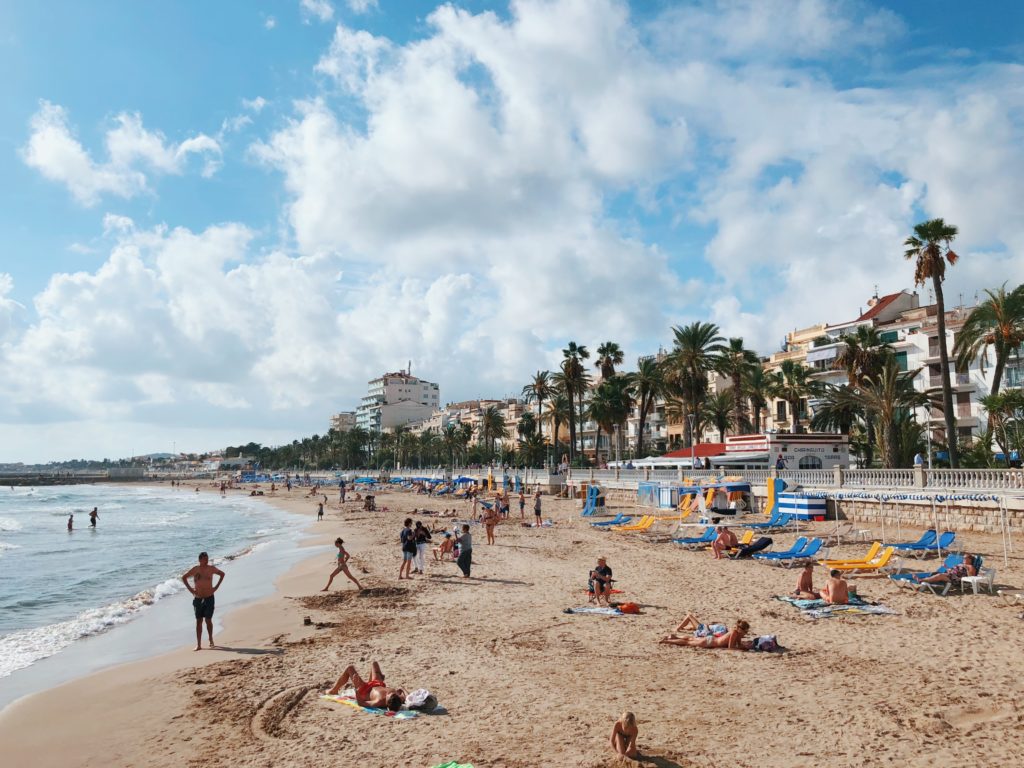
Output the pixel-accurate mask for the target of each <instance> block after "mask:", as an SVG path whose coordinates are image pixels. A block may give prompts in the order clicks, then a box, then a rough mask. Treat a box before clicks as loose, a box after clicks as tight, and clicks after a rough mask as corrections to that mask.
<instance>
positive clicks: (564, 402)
mask: <svg viewBox="0 0 1024 768" xmlns="http://www.w3.org/2000/svg"><path fill="white" fill-rule="evenodd" d="M544 418H545V419H546V420H547V421H549V422H550V423H551V444H552V445H553V446H554V448H555V452H556V454H557V452H558V432H559V428H560V427H561V426H562V424H566V423H571V422H572V403H571V402H570V401H569V397H568V395H566V394H565V393H564V392H561V391H558V392H556V393H555V395H554V397H552V398H551V399H550V400H548V410H547V413H546V414H545V416H544ZM559 460H560V459H559V457H558V456H557V455H556V456H555V463H556V464H557V463H558V462H559Z"/></svg>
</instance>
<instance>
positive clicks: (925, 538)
mask: <svg viewBox="0 0 1024 768" xmlns="http://www.w3.org/2000/svg"><path fill="white" fill-rule="evenodd" d="M936 538H938V534H937V533H935V529H934V528H929V529H928V530H927V531H925V532H924V533H923V534H921V538H920V539H918V540H917V541H905V542H903V543H902V544H893V545H891V546H892V547H893V548H894V549H897V550H905V549H918V548H920V547H934V546H935V539H936Z"/></svg>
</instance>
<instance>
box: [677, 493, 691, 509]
mask: <svg viewBox="0 0 1024 768" xmlns="http://www.w3.org/2000/svg"><path fill="white" fill-rule="evenodd" d="M691 509H693V494H692V493H687V494H685V495H684V496H683V498H681V499H680V500H679V511H680V512H689V511H690V510H691Z"/></svg>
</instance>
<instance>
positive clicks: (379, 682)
mask: <svg viewBox="0 0 1024 768" xmlns="http://www.w3.org/2000/svg"><path fill="white" fill-rule="evenodd" d="M348 685H351V686H352V687H353V688H355V689H356V704H358V705H359V706H361V707H376V708H378V709H389V710H391V711H392V712H397V711H398V710H400V709H401V708H402V705H404V704H405V696H406V693H405V690H404V689H402V688H388V687H387V685H385V683H384V672H382V671H381V668H380V664H378V663H377V662H376V661H375V662H373V665H372V666H371V667H370V679H369V680H363V678H361V677H360V676H359V673H358V672H356V668H355V666H354V665H352V664H349V665H348V666H347V667H345V671H344V672H342V673H341V677H339V678H338V682H336V683H335V684H334V687H333V688H331V689H330V690H329V691H328V692H327V693H328V694H330V695H332V696H336V695H338V694H339V693H341V691H342V690H343V689H344V688H345V686H348Z"/></svg>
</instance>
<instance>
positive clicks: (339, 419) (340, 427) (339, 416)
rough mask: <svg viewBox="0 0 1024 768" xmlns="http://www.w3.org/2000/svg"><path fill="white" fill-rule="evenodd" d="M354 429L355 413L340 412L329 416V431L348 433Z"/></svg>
mask: <svg viewBox="0 0 1024 768" xmlns="http://www.w3.org/2000/svg"><path fill="white" fill-rule="evenodd" d="M355 428H356V412H355V411H342V412H341V413H336V414H334V415H333V416H331V429H333V430H334V431H335V432H350V431H351V430H353V429H355Z"/></svg>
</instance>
